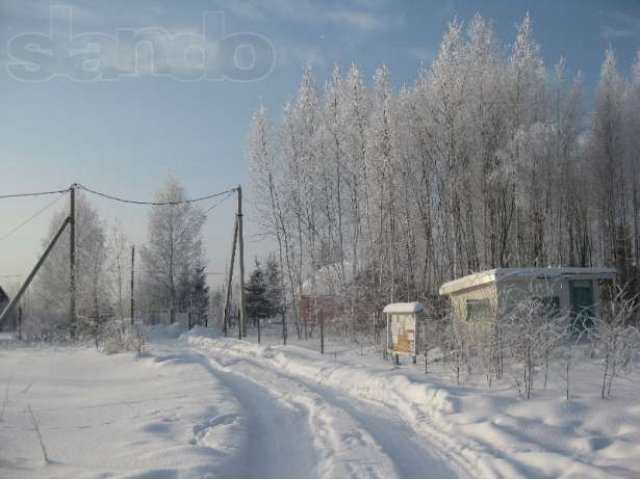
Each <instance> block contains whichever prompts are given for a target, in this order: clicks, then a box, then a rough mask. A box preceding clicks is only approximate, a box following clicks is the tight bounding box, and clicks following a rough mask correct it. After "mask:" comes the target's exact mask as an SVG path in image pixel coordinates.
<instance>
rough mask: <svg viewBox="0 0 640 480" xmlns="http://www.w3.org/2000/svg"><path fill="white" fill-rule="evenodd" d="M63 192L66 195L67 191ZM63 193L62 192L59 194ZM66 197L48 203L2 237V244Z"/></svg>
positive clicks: (0, 240) (0, 239) (0, 238)
mask: <svg viewBox="0 0 640 480" xmlns="http://www.w3.org/2000/svg"><path fill="white" fill-rule="evenodd" d="M62 192H64V193H66V192H67V190H63V191H62ZM58 193H61V192H58ZM63 196H64V195H60V196H59V197H56V199H55V200H54V201H53V202H50V203H48V204H47V205H45V206H44V207H43V208H41V209H40V210H38V211H37V212H36V213H34V214H33V215H31V216H30V217H29V218H27V219H26V220H25V221H24V222H22V223H21V224H20V225H17V226H16V227H14V228H13V229H11V230H10V231H8V232H7V233H5V234H4V235H2V236H1V237H0V242H2V241H3V240H4V239H6V238H9V237H10V236H11V235H13V234H14V233H16V232H17V231H18V230H20V229H21V228H22V227H24V226H25V225H26V224H27V223H29V222H30V221H31V220H34V219H35V218H36V217H37V216H38V215H40V214H41V213H42V212H44V211H45V210H48V209H49V208H51V207H52V206H53V205H54V204H55V203H56V202H57V201H58V200H60V199H61V198H62V197H63Z"/></svg>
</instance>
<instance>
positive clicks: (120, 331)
mask: <svg viewBox="0 0 640 480" xmlns="http://www.w3.org/2000/svg"><path fill="white" fill-rule="evenodd" d="M146 337H147V332H146V329H145V327H144V325H142V324H141V323H137V322H136V323H135V324H133V325H132V324H131V321H130V320H129V319H122V320H111V321H109V322H107V323H106V324H105V325H104V328H103V329H102V335H101V347H102V351H103V352H104V353H107V354H112V353H120V352H138V353H141V352H142V347H143V345H144V343H145V339H146Z"/></svg>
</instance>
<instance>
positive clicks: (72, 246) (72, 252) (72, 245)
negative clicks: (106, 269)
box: [69, 183, 76, 340]
mask: <svg viewBox="0 0 640 480" xmlns="http://www.w3.org/2000/svg"><path fill="white" fill-rule="evenodd" d="M69 193H70V195H71V196H70V203H69V219H70V221H69V292H70V300H69V316H70V317H71V318H70V320H71V339H72V340H75V338H76V184H75V183H74V184H73V185H71V188H70V191H69Z"/></svg>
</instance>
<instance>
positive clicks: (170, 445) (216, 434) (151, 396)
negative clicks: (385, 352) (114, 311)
mask: <svg viewBox="0 0 640 480" xmlns="http://www.w3.org/2000/svg"><path fill="white" fill-rule="evenodd" d="M148 352H149V353H148V355H146V356H144V357H142V358H136V357H135V356H133V355H128V354H127V355H113V356H106V355H102V354H99V353H97V352H94V351H92V350H90V349H72V348H58V349H35V348H9V349H6V350H3V351H0V389H1V391H0V393H1V394H2V396H3V403H2V405H1V407H0V408H1V412H2V416H1V417H0V444H1V445H2V449H1V450H0V477H9V476H12V477H13V476H15V477H65V476H70V477H79V476H82V477H122V476H125V477H126V476H137V477H183V476H195V477H227V478H228V477H236V478H237V477H241V478H242V477H246V478H256V477H263V478H264V477H267V478H269V477H284V478H288V477H302V478H304V477H345V478H363V477H374V478H375V477H396V476H397V477H409V478H415V477H442V476H445V477H451V476H456V472H455V471H454V470H452V469H451V468H450V467H449V466H448V465H447V462H446V461H445V460H444V459H443V458H441V457H440V456H439V455H438V454H436V453H434V452H435V450H432V449H431V448H430V445H429V441H428V440H427V439H425V438H423V437H420V436H419V435H418V434H417V433H416V432H415V431H414V430H413V429H412V428H411V427H410V426H409V425H408V424H407V423H406V422H405V421H404V420H403V419H402V418H401V417H400V415H398V414H397V412H394V411H392V410H391V409H389V408H385V407H383V406H382V405H376V404H374V403H371V402H367V401H363V400H360V399H357V398H353V397H351V396H347V395H345V394H344V393H340V392H339V391H337V390H335V389H332V388H331V387H328V386H326V385H321V384H319V383H316V382H313V381H309V380H304V379H302V378H298V377H297V376H294V375H290V374H288V373H286V372H283V371H280V370H279V369H277V368H272V367H270V366H268V365H264V364H261V363H260V362H258V361H255V360H253V359H251V358H237V357H228V356H227V352H226V351H225V350H224V349H222V348H221V349H215V348H211V347H208V348H205V347H202V346H198V345H194V344H190V343H188V342H186V341H184V340H179V339H175V338H174V339H164V340H160V341H157V342H155V343H152V344H150V345H149V349H148ZM0 400H1V399H0ZM29 408H32V410H33V412H34V414H35V419H36V424H37V429H36V428H35V426H34V424H33V422H32V421H31V420H30V419H29V416H28V415H27V411H28V409H29ZM37 430H39V432H40V435H41V436H42V439H43V446H44V448H45V450H46V458H47V460H45V451H43V449H42V448H41V447H40V445H39V441H38V432H37Z"/></svg>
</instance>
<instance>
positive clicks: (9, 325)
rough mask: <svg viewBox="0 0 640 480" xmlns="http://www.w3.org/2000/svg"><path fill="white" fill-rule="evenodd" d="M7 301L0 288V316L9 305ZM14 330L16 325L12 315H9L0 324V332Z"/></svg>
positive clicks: (7, 297) (4, 293)
mask: <svg viewBox="0 0 640 480" xmlns="http://www.w3.org/2000/svg"><path fill="white" fill-rule="evenodd" d="M9 301H10V299H9V295H7V294H6V292H5V291H4V290H3V289H2V287H0V314H2V312H4V309H5V308H6V306H7V305H9ZM15 328H16V323H15V316H14V315H9V318H7V319H5V321H4V322H3V323H2V324H0V331H7V330H15Z"/></svg>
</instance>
